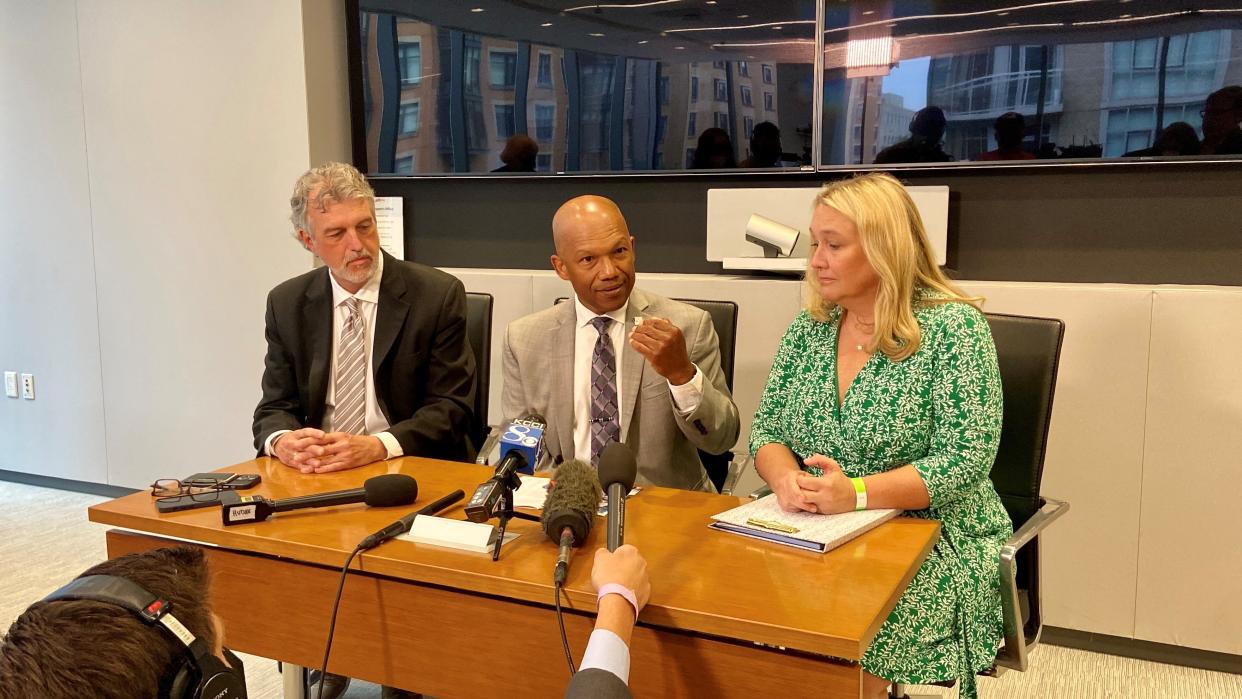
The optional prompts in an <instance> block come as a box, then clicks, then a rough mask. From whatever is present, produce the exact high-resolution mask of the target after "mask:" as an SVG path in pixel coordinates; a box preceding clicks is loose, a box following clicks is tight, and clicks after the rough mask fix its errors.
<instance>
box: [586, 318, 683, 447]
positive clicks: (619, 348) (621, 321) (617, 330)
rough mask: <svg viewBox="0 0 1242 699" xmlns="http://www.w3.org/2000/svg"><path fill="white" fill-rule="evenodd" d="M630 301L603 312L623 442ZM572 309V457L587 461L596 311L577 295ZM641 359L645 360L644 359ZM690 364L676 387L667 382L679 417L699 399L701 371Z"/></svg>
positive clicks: (597, 336) (596, 337)
mask: <svg viewBox="0 0 1242 699" xmlns="http://www.w3.org/2000/svg"><path fill="white" fill-rule="evenodd" d="M629 306H630V302H629V300H628V299H627V300H626V302H625V303H624V304H622V306H621V307H620V308H618V309H617V310H615V311H612V312H611V313H605V314H604V315H606V316H608V317H609V318H612V320H613V322H612V323H609V324H608V337H609V338H611V339H612V351H613V355H614V358H615V361H616V364H617V367H616V368H617V411H618V415H617V420H618V421H619V422H620V441H622V442H624V441H625V430H626V428H627V427H628V426H629V425H627V424H626V422H625V413H624V412H623V411H621V406H622V405H625V403H624V402H623V397H622V393H623V391H624V389H623V388H622V387H623V386H624V385H625V383H624V378H623V374H622V371H623V369H622V365H624V364H625V361H624V359H623V356H624V353H625V347H626V345H627V344H628V343H629V338H627V337H626V336H625V313H626V310H627V309H628V308H629ZM574 308H575V309H576V310H577V322H578V324H577V328H576V330H575V332H574V457H575V458H577V459H579V460H581V461H585V462H586V463H588V464H589V463H591V357H592V355H593V354H594V353H595V342H596V340H598V339H599V332H598V331H597V330H596V329H595V326H594V325H592V324H591V321H592V320H594V319H595V318H596V317H597V316H598V315H599V314H597V313H595V312H594V311H592V310H591V309H589V308H587V307H586V306H584V305H582V302H581V301H579V300H578V298H577V296H575V297H574ZM644 361H645V360H644ZM691 366H694V378H692V379H690V380H689V381H687V382H686V383H684V384H682V385H680V386H674V385H672V384H669V391H670V393H672V395H673V407H674V408H676V409H677V411H678V412H679V413H681V414H682V416H686V415H689V414H691V413H693V412H694V411H695V410H697V409H698V407H699V403H700V402H701V401H702V400H703V372H701V371H699V368H698V366H696V365H693V364H692V365H691Z"/></svg>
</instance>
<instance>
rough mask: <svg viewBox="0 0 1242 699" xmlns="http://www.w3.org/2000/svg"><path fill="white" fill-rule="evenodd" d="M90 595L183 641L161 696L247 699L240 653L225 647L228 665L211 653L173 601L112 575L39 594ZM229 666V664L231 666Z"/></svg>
mask: <svg viewBox="0 0 1242 699" xmlns="http://www.w3.org/2000/svg"><path fill="white" fill-rule="evenodd" d="M58 600H91V601H93V602H103V603H105V604H114V605H116V606H118V607H121V608H122V609H127V610H129V611H130V612H133V614H134V615H135V616H137V617H138V618H139V619H141V620H142V621H143V622H144V623H146V624H147V625H149V626H157V627H159V628H162V629H164V631H166V632H167V633H169V634H170V635H172V636H173V637H175V638H176V639H177V640H178V641H179V642H180V643H181V644H183V645H184V646H185V653H183V654H182V656H181V658H180V661H179V662H178V663H177V669H176V672H175V673H173V674H172V679H171V680H169V681H167V682H165V684H164V685H163V686H161V688H160V697H162V698H164V699H247V697H246V675H245V672H244V669H243V668H242V661H241V658H238V657H237V656H236V655H233V653H232V651H230V650H229V649H227V648H225V649H224V657H225V658H227V659H228V661H229V664H228V665H226V664H224V663H223V662H221V661H220V659H219V658H217V657H216V656H215V654H213V653H212V652H211V650H212V649H211V648H208V647H207V644H206V643H204V642H203V641H202V639H200V638H197V637H196V636H195V635H194V634H192V633H190V630H189V629H187V628H186V627H185V626H184V625H183V624H182V623H181V622H180V621H177V618H176V617H174V616H173V615H172V614H171V613H170V612H172V603H171V602H169V601H167V600H163V599H160V598H159V597H156V596H155V595H153V594H151V593H150V592H147V591H146V590H144V589H142V587H140V586H139V585H137V584H135V583H133V582H130V581H129V580H126V579H125V578H118V577H116V576H114V575H87V576H85V577H81V578H78V579H77V580H74V581H73V582H71V583H69V584H68V585H65V586H64V587H62V588H60V589H59V590H57V591H55V592H53V593H52V594H50V595H48V596H47V597H45V598H43V601H44V602H56V601H58ZM229 665H231V666H232V667H230V666H229Z"/></svg>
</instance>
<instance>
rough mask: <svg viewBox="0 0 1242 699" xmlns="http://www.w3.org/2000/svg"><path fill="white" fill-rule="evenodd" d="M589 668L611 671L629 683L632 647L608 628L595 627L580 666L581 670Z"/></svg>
mask: <svg viewBox="0 0 1242 699" xmlns="http://www.w3.org/2000/svg"><path fill="white" fill-rule="evenodd" d="M587 668H596V669H599V670H604V671H606V672H611V673H612V674H614V675H616V676H617V677H620V678H621V681H622V682H624V683H626V684H629V683H630V648H629V646H627V645H625V641H622V640H621V637H620V636H618V635H617V634H615V633H613V632H611V631H609V630H608V629H595V630H594V631H592V632H591V640H590V641H588V642H587V648H586V652H585V653H583V654H582V664H581V665H580V666H578V669H579V670H586V669H587Z"/></svg>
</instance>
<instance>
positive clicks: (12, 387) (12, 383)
mask: <svg viewBox="0 0 1242 699" xmlns="http://www.w3.org/2000/svg"><path fill="white" fill-rule="evenodd" d="M4 395H6V396H8V397H9V398H16V397H17V372H16V371H6V372H4Z"/></svg>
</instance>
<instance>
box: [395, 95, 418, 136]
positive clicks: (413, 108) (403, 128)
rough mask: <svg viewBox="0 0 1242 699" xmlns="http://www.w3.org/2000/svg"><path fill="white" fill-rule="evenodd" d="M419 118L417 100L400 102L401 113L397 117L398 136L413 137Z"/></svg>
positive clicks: (416, 131)
mask: <svg viewBox="0 0 1242 699" xmlns="http://www.w3.org/2000/svg"><path fill="white" fill-rule="evenodd" d="M419 117H420V114H419V103H418V101H417V100H415V101H413V102H402V103H401V111H400V113H399V114H398V115H397V124H398V126H399V131H400V134H401V135H402V136H413V135H414V134H416V133H418V126H419Z"/></svg>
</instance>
